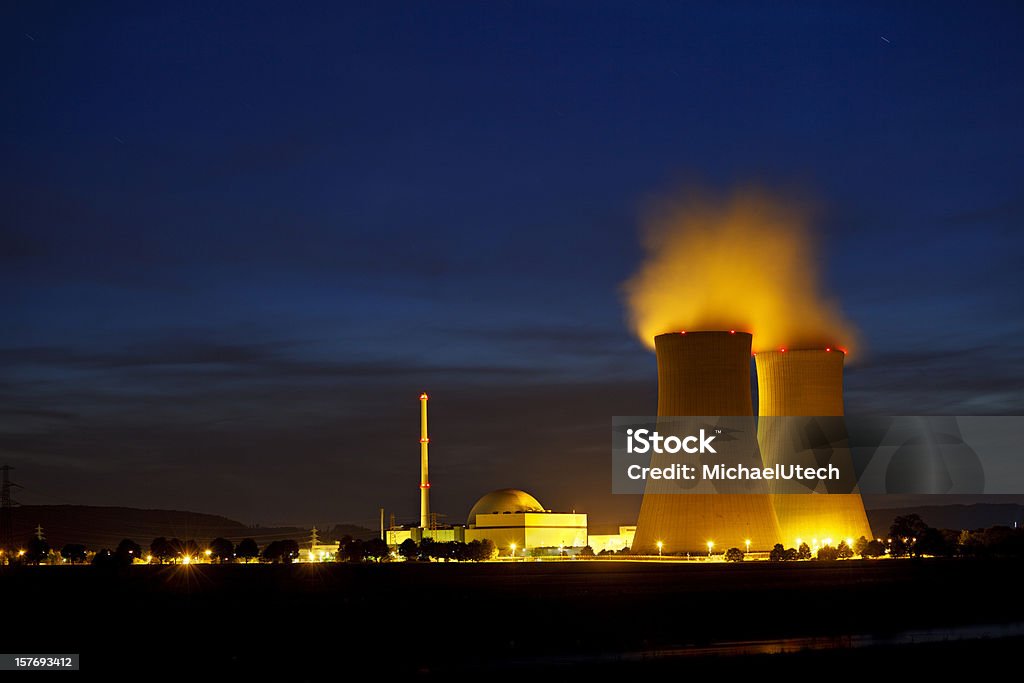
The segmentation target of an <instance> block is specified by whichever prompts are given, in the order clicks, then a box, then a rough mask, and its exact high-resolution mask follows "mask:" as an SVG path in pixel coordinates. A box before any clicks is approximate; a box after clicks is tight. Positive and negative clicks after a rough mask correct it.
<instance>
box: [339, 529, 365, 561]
mask: <svg viewBox="0 0 1024 683" xmlns="http://www.w3.org/2000/svg"><path fill="white" fill-rule="evenodd" d="M365 556H366V547H365V545H364V543H363V542H362V541H360V540H359V539H358V538H352V537H351V536H348V535H345V536H342V537H341V540H340V541H338V558H337V560H338V562H355V563H359V562H362V561H363V558H364V557H365Z"/></svg>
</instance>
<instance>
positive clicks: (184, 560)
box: [181, 555, 192, 564]
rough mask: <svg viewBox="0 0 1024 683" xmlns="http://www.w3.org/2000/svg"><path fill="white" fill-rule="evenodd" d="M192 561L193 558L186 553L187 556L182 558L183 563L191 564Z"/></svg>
mask: <svg viewBox="0 0 1024 683" xmlns="http://www.w3.org/2000/svg"><path fill="white" fill-rule="evenodd" d="M190 562H192V558H191V557H189V556H188V555H186V556H185V557H183V558H181V563H182V564H189V563H190Z"/></svg>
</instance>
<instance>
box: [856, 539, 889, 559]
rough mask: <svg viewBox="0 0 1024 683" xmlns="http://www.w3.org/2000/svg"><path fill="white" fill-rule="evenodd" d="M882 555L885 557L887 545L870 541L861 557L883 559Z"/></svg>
mask: <svg viewBox="0 0 1024 683" xmlns="http://www.w3.org/2000/svg"><path fill="white" fill-rule="evenodd" d="M882 555H885V544H884V543H882V542H881V541H876V540H874V539H872V540H870V541H868V544H867V546H866V547H865V548H864V552H862V553H861V557H881V556H882Z"/></svg>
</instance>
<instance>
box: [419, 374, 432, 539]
mask: <svg viewBox="0 0 1024 683" xmlns="http://www.w3.org/2000/svg"><path fill="white" fill-rule="evenodd" d="M428 400H430V397H429V396H427V392H425V391H424V392H423V393H422V394H420V528H423V529H429V528H430V476H429V472H428V468H427V447H428V446H429V445H430V437H429V436H427V401H428Z"/></svg>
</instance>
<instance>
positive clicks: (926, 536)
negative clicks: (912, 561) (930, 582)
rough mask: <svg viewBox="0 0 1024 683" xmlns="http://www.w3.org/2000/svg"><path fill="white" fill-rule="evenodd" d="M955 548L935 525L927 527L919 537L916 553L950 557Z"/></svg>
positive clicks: (915, 546) (915, 548)
mask: <svg viewBox="0 0 1024 683" xmlns="http://www.w3.org/2000/svg"><path fill="white" fill-rule="evenodd" d="M953 550H954V548H953V546H951V545H950V544H948V543H947V542H946V537H945V536H943V535H942V532H941V531H939V530H938V529H935V528H933V527H926V528H925V530H924V532H922V533H921V535H920V536H918V537H917V543H915V544H914V554H915V555H934V556H935V557H950V556H952V554H953Z"/></svg>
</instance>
